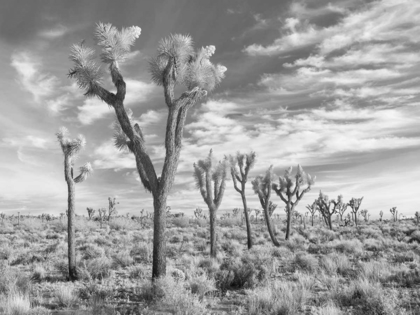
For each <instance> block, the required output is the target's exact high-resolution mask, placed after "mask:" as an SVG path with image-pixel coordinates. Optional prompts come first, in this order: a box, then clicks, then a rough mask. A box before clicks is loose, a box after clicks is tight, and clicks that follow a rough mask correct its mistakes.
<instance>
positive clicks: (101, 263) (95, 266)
mask: <svg viewBox="0 0 420 315" xmlns="http://www.w3.org/2000/svg"><path fill="white" fill-rule="evenodd" d="M112 265H113V261H112V260H111V259H109V258H108V257H106V256H104V257H100V258H94V259H91V260H88V261H86V262H84V266H85V268H86V270H87V271H88V273H89V275H90V277H91V278H92V279H99V280H101V279H105V278H108V277H110V276H111V273H112Z"/></svg>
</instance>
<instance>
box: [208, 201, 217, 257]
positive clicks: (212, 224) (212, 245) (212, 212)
mask: <svg viewBox="0 0 420 315" xmlns="http://www.w3.org/2000/svg"><path fill="white" fill-rule="evenodd" d="M209 210H210V256H211V257H216V255H217V249H216V209H214V208H209Z"/></svg>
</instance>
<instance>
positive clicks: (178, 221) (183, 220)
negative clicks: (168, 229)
mask: <svg viewBox="0 0 420 315" xmlns="http://www.w3.org/2000/svg"><path fill="white" fill-rule="evenodd" d="M172 224H173V225H174V226H176V227H178V228H187V227H189V226H190V219H188V218H187V217H179V218H174V219H173V220H172Z"/></svg>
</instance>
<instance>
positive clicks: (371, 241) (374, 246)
mask: <svg viewBox="0 0 420 315" xmlns="http://www.w3.org/2000/svg"><path fill="white" fill-rule="evenodd" d="M378 238H379V237H378ZM378 238H367V239H365V240H364V241H363V244H364V247H365V249H366V250H368V251H379V250H382V249H383V242H381V240H379V239H378Z"/></svg>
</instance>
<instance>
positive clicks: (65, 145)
mask: <svg viewBox="0 0 420 315" xmlns="http://www.w3.org/2000/svg"><path fill="white" fill-rule="evenodd" d="M56 135H57V139H58V141H59V142H60V146H61V149H62V150H63V154H64V178H65V180H66V182H67V188H68V202H67V207H68V209H67V220H68V225H67V231H68V259H69V279H70V280H71V281H75V280H77V279H78V275H77V270H76V248H75V235H74V233H75V229H74V219H75V214H74V202H75V184H78V183H82V182H83V181H84V180H85V179H86V178H87V177H88V176H89V175H90V174H91V173H92V167H91V166H90V163H86V164H85V165H84V166H82V167H80V174H79V176H77V177H75V178H74V177H73V159H74V158H76V156H77V154H78V153H79V152H80V150H81V149H82V148H83V147H84V146H85V144H86V140H85V138H84V137H83V136H82V135H79V137H78V138H77V139H73V140H71V139H69V138H68V137H67V136H68V131H67V129H66V128H64V127H63V128H61V129H60V131H59V132H58V133H57V134H56Z"/></svg>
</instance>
